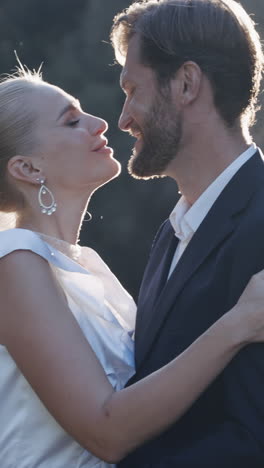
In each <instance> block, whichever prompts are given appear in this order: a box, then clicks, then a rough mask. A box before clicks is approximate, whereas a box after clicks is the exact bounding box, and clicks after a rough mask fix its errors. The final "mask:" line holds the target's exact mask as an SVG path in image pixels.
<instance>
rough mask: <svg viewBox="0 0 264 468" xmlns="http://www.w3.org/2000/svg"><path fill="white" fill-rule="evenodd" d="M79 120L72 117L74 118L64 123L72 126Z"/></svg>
mask: <svg viewBox="0 0 264 468" xmlns="http://www.w3.org/2000/svg"><path fill="white" fill-rule="evenodd" d="M79 122H80V119H74V120H70V121H69V122H67V123H66V125H68V126H69V127H74V126H75V125H78V123H79Z"/></svg>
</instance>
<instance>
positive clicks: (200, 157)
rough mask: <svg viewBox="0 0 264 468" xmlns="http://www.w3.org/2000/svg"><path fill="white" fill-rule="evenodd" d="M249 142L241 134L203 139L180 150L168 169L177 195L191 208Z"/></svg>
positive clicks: (245, 148)
mask: <svg viewBox="0 0 264 468" xmlns="http://www.w3.org/2000/svg"><path fill="white" fill-rule="evenodd" d="M250 145H251V142H250V140H249V139H245V138H244V137H242V136H241V135H240V136H239V137H237V138H236V137H232V138H225V139H222V143H221V138H214V137H211V138H207V139H206V138H204V140H203V139H201V138H200V139H198V141H196V142H195V141H194V140H192V143H191V144H189V145H187V146H186V147H183V148H182V150H181V151H180V152H179V154H177V156H176V158H175V160H174V161H173V163H172V164H171V165H170V167H169V168H168V171H167V174H166V175H168V176H170V177H172V178H173V179H175V181H176V182H177V185H178V189H179V192H180V193H181V194H182V195H184V197H185V198H186V200H187V201H188V203H190V205H192V204H193V203H194V202H195V201H196V200H197V199H198V198H199V197H200V195H201V194H202V193H203V192H204V191H205V190H206V189H207V187H209V185H211V184H212V183H213V181H214V180H215V179H216V178H217V177H218V176H219V175H220V174H221V173H222V172H223V171H224V170H225V169H226V168H227V167H228V166H229V165H230V164H231V163H232V162H233V161H234V160H235V159H236V158H238V157H239V156H240V155H241V154H242V153H243V152H244V151H246V150H247V148H249V146H250Z"/></svg>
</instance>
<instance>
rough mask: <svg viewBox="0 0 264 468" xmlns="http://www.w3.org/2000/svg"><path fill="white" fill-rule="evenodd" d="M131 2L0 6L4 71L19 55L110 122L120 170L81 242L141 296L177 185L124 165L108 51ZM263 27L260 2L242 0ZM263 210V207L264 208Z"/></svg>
mask: <svg viewBox="0 0 264 468" xmlns="http://www.w3.org/2000/svg"><path fill="white" fill-rule="evenodd" d="M130 3H131V1H130V0H74V1H73V0H45V1H43V0H0V73H8V72H10V71H12V70H14V68H15V66H16V59H15V55H14V50H16V51H17V53H18V56H19V58H20V60H21V61H22V63H24V64H26V65H27V66H28V67H29V68H38V67H39V65H40V64H41V63H42V62H43V76H44V79H46V80H47V81H50V82H52V83H54V84H57V85H59V86H61V87H63V88H64V89H65V90H66V91H68V92H69V93H71V94H73V95H74V96H76V97H78V98H79V99H80V101H81V103H82V106H83V108H84V109H85V110H86V111H87V112H89V113H92V114H96V115H99V116H101V117H103V118H105V119H106V120H107V121H108V122H109V131H108V135H107V136H108V138H109V143H110V145H111V146H113V147H114V148H115V150H116V157H117V159H119V160H120V161H121V163H122V167H123V171H122V174H121V176H120V177H119V179H118V180H117V179H116V180H114V181H113V182H111V183H109V184H108V185H106V186H105V187H103V188H102V189H100V190H99V191H98V192H97V193H96V194H95V195H94V197H93V199H92V202H91V205H90V212H91V213H92V217H93V218H92V220H91V221H87V222H85V223H84V226H83V230H82V235H81V243H82V244H84V245H90V246H91V247H93V248H95V249H96V250H97V251H98V252H99V253H100V254H101V255H102V257H103V258H104V259H105V261H106V262H107V263H108V264H109V266H110V267H111V269H112V270H113V271H114V272H115V273H116V274H117V276H118V277H119V278H120V280H121V282H122V283H123V284H124V286H125V287H126V288H127V289H128V290H129V291H130V293H132V294H133V295H134V297H136V296H137V292H138V287H139V284H140V279H141V277H142V273H143V269H144V265H145V263H146V261H147V258H148V252H149V249H150V246H151V242H152V238H153V236H154V234H155V232H156V230H157V228H158V226H159V224H160V223H161V222H162V221H163V220H164V219H165V218H166V217H167V216H168V215H169V213H170V211H171V210H172V208H173V206H174V204H175V202H176V200H177V197H178V195H177V187H176V185H175V183H174V182H172V181H171V180H169V179H160V180H154V181H148V182H144V181H135V180H133V179H132V178H130V177H129V176H128V175H127V172H126V165H127V160H128V157H129V155H130V153H131V147H132V146H133V140H132V139H131V138H130V137H129V136H127V135H126V134H123V133H122V132H120V131H119V130H118V127H117V121H118V117H119V113H120V111H121V108H122V103H123V100H124V96H123V94H122V92H121V91H120V89H119V84H118V82H119V73H120V68H119V67H118V66H117V65H116V66H113V62H114V57H113V51H112V49H111V46H110V45H109V31H110V28H111V23H112V18H113V16H114V15H115V14H116V13H117V12H119V11H120V10H122V9H123V8H126V7H127V6H128V5H129V4H130ZM241 3H242V5H243V6H245V7H246V9H247V11H249V12H250V13H252V14H253V15H255V21H256V22H257V23H258V30H259V32H260V34H261V36H262V37H263V33H262V31H261V28H262V25H263V24H264V22H263V20H264V3H263V2H262V0H243V1H241ZM262 127H263V116H262V113H261V112H260V113H259V114H258V122H257V124H256V126H255V128H254V137H255V140H256V142H257V143H258V144H259V145H260V146H261V145H262V143H263V142H264V132H263V131H262ZM263 209H264V208H263Z"/></svg>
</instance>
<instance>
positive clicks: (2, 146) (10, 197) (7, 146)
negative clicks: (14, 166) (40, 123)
mask: <svg viewBox="0 0 264 468" xmlns="http://www.w3.org/2000/svg"><path fill="white" fill-rule="evenodd" d="M39 83H43V81H42V75H41V72H40V69H39V70H37V71H35V70H33V71H30V70H29V69H27V68H26V67H24V66H23V65H22V64H21V63H20V62H19V66H18V67H17V70H16V72H15V73H13V74H11V75H6V76H4V77H3V78H2V79H1V81H0V212H1V214H2V213H10V214H12V216H11V218H12V219H13V222H12V224H13V223H14V218H15V216H14V215H15V214H16V213H17V212H18V211H19V210H20V209H21V208H22V207H23V205H24V199H23V195H22V194H21V193H20V192H19V191H18V190H17V188H16V187H15V186H14V184H12V183H11V181H10V177H9V175H8V171H7V165H8V161H9V160H10V159H11V158H12V157H13V156H15V155H30V154H32V151H33V149H34V147H35V145H36V141H35V138H34V129H35V128H36V122H37V115H36V111H34V110H33V107H32V105H31V103H32V101H31V100H29V97H30V96H32V94H33V93H34V90H35V88H36V85H38V84H39ZM9 218H10V217H9ZM0 224H1V225H2V224H3V223H2V222H1V223H0ZM9 224H10V223H9ZM1 227H2V226H0V229H1Z"/></svg>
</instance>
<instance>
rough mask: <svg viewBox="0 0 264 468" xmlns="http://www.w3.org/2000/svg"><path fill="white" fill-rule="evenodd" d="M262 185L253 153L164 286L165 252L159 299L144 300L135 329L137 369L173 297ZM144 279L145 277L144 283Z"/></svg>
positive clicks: (263, 174) (263, 171)
mask: <svg viewBox="0 0 264 468" xmlns="http://www.w3.org/2000/svg"><path fill="white" fill-rule="evenodd" d="M263 184H264V169H263V161H262V159H261V158H260V156H259V154H258V153H257V154H256V155H255V156H253V157H252V158H251V159H250V160H249V161H248V162H247V163H246V164H244V165H243V166H242V168H241V169H240V170H239V171H238V172H237V174H236V175H235V176H234V177H233V179H232V180H231V181H230V182H229V184H228V185H227V186H226V187H225V189H224V190H223V192H222V193H221V195H220V196H219V198H218V199H217V200H216V202H215V204H214V205H213V207H212V208H211V210H210V211H209V213H208V214H207V216H206V218H205V219H204V221H203V222H202V224H201V225H200V227H199V229H198V230H197V231H196V233H195V234H194V236H193V238H192V240H191V242H190V243H189V245H188V247H187V248H186V250H185V251H184V253H183V255H182V257H181V259H180V260H179V262H178V264H177V267H176V268H175V270H174V272H173V273H172V275H171V277H170V279H169V280H168V281H167V283H166V282H165V280H164V278H165V274H167V273H168V268H169V266H168V265H169V262H168V258H169V254H168V251H167V254H166V257H165V261H164V263H163V268H162V271H161V272H160V275H161V276H160V278H159V280H158V279H156V282H157V283H159V285H160V288H161V286H162V285H164V287H163V289H162V291H161V292H160V294H159V296H158V297H157V296H155V300H154V301H151V303H150V307H149V306H148V303H147V301H145V302H144V303H143V307H144V309H145V310H144V315H143V316H142V320H141V321H140V328H139V327H138V328H137V333H136V362H137V367H139V366H140V365H141V364H142V363H143V361H144V359H145V357H146V355H147V353H148V351H149V350H150V348H151V346H152V344H153V342H154V340H155V338H156V336H157V334H158V332H159V330H160V328H161V327H162V325H163V323H164V322H165V320H166V317H167V315H168V313H169V312H170V310H171V309H172V307H173V305H174V304H175V301H176V298H177V296H178V295H179V294H180V292H181V291H182V289H183V288H184V287H185V285H186V283H187V282H188V281H189V280H190V278H191V277H192V275H193V274H194V273H195V272H196V271H197V269H198V268H199V267H200V265H202V263H203V262H204V261H205V260H206V259H207V258H208V256H209V255H210V254H211V253H212V252H213V251H214V250H215V249H216V248H217V247H218V246H219V245H220V244H221V243H222V242H224V241H225V240H226V239H227V238H228V237H229V236H230V235H231V234H232V232H233V231H234V229H235V228H236V226H237V224H238V223H239V221H240V216H241V215H242V214H243V212H244V211H245V210H246V208H247V206H248V203H249V201H250V199H251V197H252V196H253V194H254V193H255V192H256V190H258V189H259V187H260V186H261V187H262V186H263ZM161 247H162V244H161ZM159 255H161V254H159ZM170 258H172V257H170ZM147 280H148V278H147V277H146V279H145V283H146V282H147ZM144 289H146V288H144ZM140 309H141V303H140V302H139V312H140Z"/></svg>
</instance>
